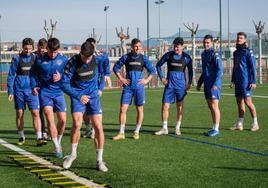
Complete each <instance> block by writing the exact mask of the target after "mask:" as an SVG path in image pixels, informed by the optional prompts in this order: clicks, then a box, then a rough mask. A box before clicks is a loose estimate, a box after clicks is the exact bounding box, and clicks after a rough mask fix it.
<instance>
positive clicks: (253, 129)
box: [250, 124, 260, 132]
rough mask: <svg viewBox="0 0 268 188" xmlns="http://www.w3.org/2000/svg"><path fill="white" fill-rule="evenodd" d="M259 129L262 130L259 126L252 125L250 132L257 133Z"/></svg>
mask: <svg viewBox="0 0 268 188" xmlns="http://www.w3.org/2000/svg"><path fill="white" fill-rule="evenodd" d="M259 129H260V127H259V125H258V124H251V128H250V131H252V132H255V131H257V130H259Z"/></svg>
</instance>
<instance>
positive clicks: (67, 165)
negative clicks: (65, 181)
mask: <svg viewBox="0 0 268 188" xmlns="http://www.w3.org/2000/svg"><path fill="white" fill-rule="evenodd" d="M63 159H65V160H64V161H63V164H62V166H63V168H64V169H69V168H70V167H71V166H72V163H73V162H74V160H75V159H76V156H73V155H67V156H65V157H64V158H63Z"/></svg>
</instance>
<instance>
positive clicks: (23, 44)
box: [22, 38, 34, 47]
mask: <svg viewBox="0 0 268 188" xmlns="http://www.w3.org/2000/svg"><path fill="white" fill-rule="evenodd" d="M25 45H32V46H33V47H34V41H33V39H31V38H25V39H23V40H22V47H23V46H25Z"/></svg>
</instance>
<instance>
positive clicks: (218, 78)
mask: <svg viewBox="0 0 268 188" xmlns="http://www.w3.org/2000/svg"><path fill="white" fill-rule="evenodd" d="M214 58H215V59H214V60H215V64H216V67H217V74H216V80H215V82H214V83H213V86H212V88H213V89H217V88H218V87H219V85H220V83H221V78H222V73H223V70H222V61H221V57H220V54H217V55H215V57H214Z"/></svg>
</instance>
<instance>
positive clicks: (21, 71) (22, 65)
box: [7, 54, 35, 95]
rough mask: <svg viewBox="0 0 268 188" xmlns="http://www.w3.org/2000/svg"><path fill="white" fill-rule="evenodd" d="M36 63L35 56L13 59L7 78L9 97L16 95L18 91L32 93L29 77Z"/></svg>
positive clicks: (22, 56)
mask: <svg viewBox="0 0 268 188" xmlns="http://www.w3.org/2000/svg"><path fill="white" fill-rule="evenodd" d="M34 61H35V56H34V54H31V55H22V54H20V55H17V56H16V57H14V58H13V59H12V62H11V65H10V68H9V72H8V77H7V87H8V95H14V92H17V91H31V87H30V77H29V75H30V69H31V66H32V64H33V63H34Z"/></svg>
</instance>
